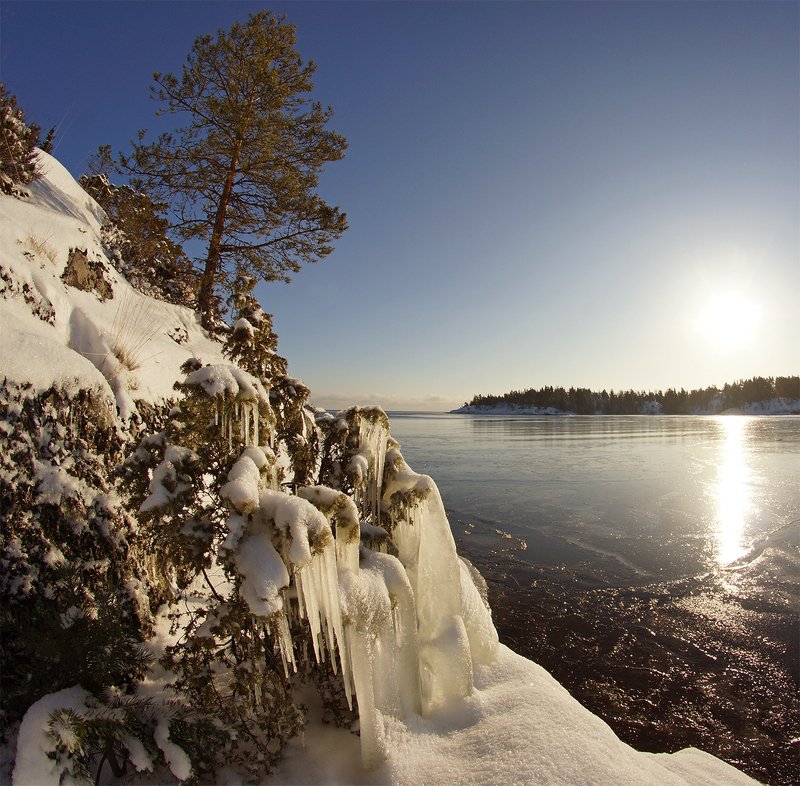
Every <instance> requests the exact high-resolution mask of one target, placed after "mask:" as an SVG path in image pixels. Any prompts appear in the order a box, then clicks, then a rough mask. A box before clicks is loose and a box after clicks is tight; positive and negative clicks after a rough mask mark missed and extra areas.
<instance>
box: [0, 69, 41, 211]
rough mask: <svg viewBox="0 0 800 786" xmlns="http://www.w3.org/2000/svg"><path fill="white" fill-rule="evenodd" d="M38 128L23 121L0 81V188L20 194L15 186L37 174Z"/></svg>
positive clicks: (18, 109)
mask: <svg viewBox="0 0 800 786" xmlns="http://www.w3.org/2000/svg"><path fill="white" fill-rule="evenodd" d="M40 131H41V129H40V128H39V126H37V125H35V124H33V123H31V124H28V123H26V122H25V113H24V112H23V111H22V109H20V108H19V107H18V106H17V99H16V96H13V95H10V94H9V93H8V91H7V90H6V87H5V85H4V84H3V83H1V82H0V192H2V193H4V194H8V195H10V196H22V195H23V194H24V191H23V190H20V189H19V186H25V185H27V184H28V183H31V182H33V181H34V180H35V179H36V178H37V177H39V170H38V168H37V165H36V156H37V152H36V146H37V145H38V144H39V133H40Z"/></svg>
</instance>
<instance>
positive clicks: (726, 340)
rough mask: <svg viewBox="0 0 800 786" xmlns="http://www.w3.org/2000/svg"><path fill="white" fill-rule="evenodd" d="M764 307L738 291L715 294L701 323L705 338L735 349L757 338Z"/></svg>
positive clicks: (700, 328)
mask: <svg viewBox="0 0 800 786" xmlns="http://www.w3.org/2000/svg"><path fill="white" fill-rule="evenodd" d="M760 321H761V307H760V306H758V305H757V304H756V303H754V302H753V301H751V300H749V299H748V298H746V297H745V296H744V295H742V294H740V293H738V292H728V293H725V294H716V295H713V296H712V297H711V298H710V299H709V301H708V304H707V305H706V308H705V311H704V312H703V314H702V316H701V317H700V319H699V321H698V329H699V330H700V332H701V333H702V334H703V336H704V337H705V338H706V339H707V340H708V341H710V342H712V343H713V344H715V345H716V346H718V347H720V348H726V349H727V348H735V347H737V346H740V345H742V344H746V343H748V342H749V341H750V340H752V339H753V337H754V336H755V333H756V329H757V327H758V324H759V322H760Z"/></svg>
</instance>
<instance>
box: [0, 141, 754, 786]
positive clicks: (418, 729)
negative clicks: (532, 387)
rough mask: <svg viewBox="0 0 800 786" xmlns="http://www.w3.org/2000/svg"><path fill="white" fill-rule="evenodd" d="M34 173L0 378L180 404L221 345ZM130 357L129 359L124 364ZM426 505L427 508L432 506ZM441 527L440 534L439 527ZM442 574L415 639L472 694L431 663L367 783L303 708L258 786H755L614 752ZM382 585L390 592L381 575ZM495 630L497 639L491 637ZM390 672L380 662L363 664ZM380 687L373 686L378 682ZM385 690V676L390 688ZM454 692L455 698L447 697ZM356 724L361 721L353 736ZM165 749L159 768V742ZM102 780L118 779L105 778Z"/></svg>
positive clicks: (677, 758)
mask: <svg viewBox="0 0 800 786" xmlns="http://www.w3.org/2000/svg"><path fill="white" fill-rule="evenodd" d="M42 160H43V163H44V171H45V177H44V178H43V179H42V180H40V181H38V182H37V183H35V184H33V186H32V187H31V197H30V199H28V200H26V201H22V200H18V199H15V198H12V197H7V196H0V295H1V297H0V377H7V378H8V379H10V380H13V381H15V382H18V383H24V382H28V383H31V384H32V385H33V388H34V389H35V390H45V389H47V388H48V387H49V386H50V385H51V384H53V383H54V382H57V383H59V384H61V385H64V386H67V387H70V388H72V389H76V390H77V389H79V388H93V389H96V390H99V391H101V392H102V393H103V394H104V395H105V397H106V398H107V401H108V405H109V409H110V411H114V409H115V410H116V412H117V413H118V414H119V415H120V416H121V417H123V418H125V417H128V416H129V415H131V414H132V413H134V412H135V410H136V401H137V400H145V401H157V400H159V399H160V398H163V397H166V396H170V395H173V384H174V382H175V381H176V380H177V379H179V378H181V377H182V375H181V374H180V372H179V366H180V365H181V363H182V362H183V361H185V360H186V359H187V358H189V357H191V356H196V357H199V358H201V359H202V360H203V361H205V362H210V363H222V362H224V361H223V358H222V354H221V346H220V345H219V344H218V343H217V342H214V341H212V340H211V339H210V338H209V337H208V336H207V335H206V334H205V333H204V332H203V330H202V329H201V328H200V325H199V322H198V319H197V316H196V314H195V313H194V312H192V311H190V310H189V309H186V308H182V307H179V306H174V305H169V304H166V303H163V302H161V301H158V300H154V299H152V298H149V297H146V296H144V295H142V294H140V293H139V292H137V291H135V290H133V289H132V288H131V287H130V286H129V285H128V284H127V282H126V281H125V280H124V279H123V278H122V276H121V275H119V274H118V273H116V272H114V271H113V269H111V266H110V265H109V264H108V260H107V259H106V257H105V254H104V252H103V249H102V245H101V242H100V226H101V222H102V220H103V216H102V211H101V210H100V209H99V208H98V207H97V205H96V204H95V203H94V202H93V201H92V200H91V199H90V198H89V197H88V196H87V195H86V194H85V193H84V192H83V191H82V190H81V189H80V188H79V187H78V185H77V184H76V183H75V181H74V180H73V179H72V178H71V176H70V175H69V174H68V173H67V172H66V170H65V169H64V168H63V167H61V165H60V164H58V162H56V161H55V160H54V159H52V158H50V157H49V156H46V155H44V154H43V155H42ZM76 248H77V249H80V250H81V251H85V252H86V255H87V257H88V258H90V259H94V260H98V261H99V262H101V263H102V267H103V268H104V270H105V272H104V273H103V275H104V276H106V277H107V279H108V283H109V284H110V285H111V286H112V288H113V293H114V296H113V297H112V298H106V299H102V297H101V296H99V295H98V294H97V293H95V292H91V291H81V290H79V289H76V288H74V287H72V286H68V285H67V284H65V283H64V282H63V281H62V279H61V275H62V273H63V271H64V269H65V266H66V265H67V260H68V257H69V253H70V249H76ZM124 350H127V355H128V360H127V361H124V362H123V361H121V360H120V357H121V356H122V357H124V356H125V354H126V352H125V351H124ZM133 350H136V351H137V357H135V358H134V360H133V361H132V362H131V360H130V354H131V352H132V351H133ZM516 412H519V410H516ZM536 414H543V413H541V412H537V413H536ZM549 414H555V413H549ZM383 447H384V448H385V439H384V443H383ZM229 477H230V476H229ZM419 477H420V476H413V477H411V475H409V474H408V473H406V475H398V478H397V480H396V482H397V483H402V482H405V481H406V480H408V478H411V482H417V481H416V480H415V478H419ZM434 491H435V488H434ZM293 499H296V501H297V503H298V505H299V506H300V507H302V505H300V503H303V504H305V500H301V499H299V498H293ZM431 499H433V500H434V502H435V500H437V499H438V493H436V494H435V495H433V494H432V496H431ZM267 501H269V499H267ZM264 504H266V503H264ZM376 504H377V502H376ZM431 504H432V507H433V508H435V507H436V506H435V505H434V504H433V503H431ZM437 511H438V508H436V509H435V510H433V512H432V513H431V514H430V515H431V517H432V518H436V517H437V516H440V514H439V513H438V512H437ZM441 515H443V512H442V514H441ZM444 524H445V528H446V520H444ZM321 526H322V525H321ZM407 536H408V538H409V540H408V543H406V544H404V542H403V541H400V543H399V548H400V551H401V556H402V552H403V549H404V548H409V547H410V546H409V545H408V544H410V543H411V542H412V540H413V538H414V537H416V539H417V540H419V534H418V533H416V534H415V533H407ZM424 537H428V538H429V539H431V538H433V537H434V535H427V536H426V535H425V534H424V533H423V538H424ZM435 537H436V538H438V539H439V540H436V541H435V542H433V541H431V551H430V552H429V553H430V554H436V553H438V552H437V551H436V549H439V548H440V547H443V548H445V547H446V546H447V544H446V543H444V540H442V538H443V537H444V532H443V531H439V530H436V534H435ZM450 542H452V539H451V540H450ZM441 544H444V546H441ZM445 550H446V548H445ZM377 556H378V557H381V556H382V555H377ZM451 561H452V560H451ZM384 563H385V564H384ZM442 564H443V563H442ZM453 564H454V565H456V575H459V571H460V575H461V581H462V588H463V587H464V586H469V587H472V584H471V583H469V582H468V583H467V584H466V585H465V584H463V582H464V581H465V579H464V568H463V563H462V567H460V566H459V562H458V561H457V560H455V561H454V562H453ZM388 565H389V561H388V560H377V559H376V560H375V565H373V566H367V568H368V569H367V570H365V571H364V572H365V573H367V572H370V571H372V572H374V573H375V574H376V575H377V574H378V572H379V571H380V570H384V571H386V570H388V568H387V566H388ZM437 565H438V563H437ZM437 565H435V564H433V563H431V564H427V565H426V564H423V562H422V561H421V562H420V563H419V565H418V566H417V567H416V568H415V569H414V572H413V573H414V575H413V576H412V582H411V583H412V585H413V586H414V589H415V592H416V593H417V604H418V607H419V606H423V607H424V609H423V611H421V612H419V615H418V619H422V620H423V622H422V623H420V625H421V627H420V630H421V631H422V628H423V627H424V625H425V624H430V625H435V626H438V627H437V630H439V631H440V633H439V635H440V641H439V642H438V643H437V647H438V648H435V649H431V651H430V652H429V653H428V655H429V656H430V657H431V658H436V657H438V656H440V655H441V653H443V652H449V651H452V652H453V653H454V654H455V655H458V654H459V653H462V652H463V648H461V644H463V642H464V641H465V636H466V637H468V638H469V649H470V650H471V652H472V661H473V662H472V665H471V668H472V672H471V673H472V677H473V679H472V681H471V682H469V683H467V682H465V681H464V680H461V678H460V676H459V674H460V671H459V670H460V669H461V666H462V665H463V664H457V665H453V664H451V663H441V664H437V668H441V669H445V670H446V669H450V670H451V672H452V673H451V675H450V676H449V677H448V678H447V680H444V679H443V681H442V685H443V687H442V690H441V692H440V693H438V694H437V693H435V692H434V693H433V694H430V695H433V696H435V697H436V698H437V700H436V701H429V702H428V703H427V705H426V706H423V707H422V709H423V710H424V715H425V717H423V716H422V715H421V714H420V713H419V712H418V710H419V709H420V707H415V706H413V705H414V703H413V702H410V701H407V697H405V696H402V695H401V696H400V697H399V698H400V701H399V706H400V707H401V711H398V712H393V713H388V712H384V711H383V710H382V709H381V705H380V703H376V704H375V706H374V707H372V708H371V711H372V716H371V717H370V724H371V726H372V727H373V728H374V730H377V731H376V733H377V734H378V736H382V746H383V751H382V753H383V756H384V757H385V758H384V759H383V762H382V763H377V766H376V767H374V768H372V769H370V770H368V771H365V770H364V769H363V768H362V764H361V762H362V753H363V746H362V744H361V743H360V742H359V738H358V737H356V736H355V735H353V734H352V733H350V732H349V731H346V730H342V729H336V728H334V727H332V726H324V725H322V724H321V723H320V722H318V720H316V719H315V714H314V713H315V709H314V706H313V703H311V704H312V706H311V712H312V715H311V718H310V721H311V722H310V725H309V728H308V729H307V730H306V732H305V734H304V735H303V737H302V738H297V739H295V740H294V741H293V742H292V743H291V745H290V747H289V750H288V752H287V755H286V756H285V759H284V761H283V763H282V764H281V766H280V767H279V769H278V770H277V771H276V772H275V773H274V774H273V775H272V776H271V777H270V778H269V779H268V780H267V781H266V783H269V784H301V783H303V784H311V783H338V784H348V783H351V784H367V783H368V784H375V783H386V784H409V785H410V784H420V783H425V784H439V783H442V784H443V783H459V784H494V783H503V784H512V783H519V784H576V785H577V784H712V783H713V784H737V783H742V784H744V783H748V782H752V781H751V779H749V778H748V777H746V776H745V775H743V774H741V773H740V772H738V771H737V770H735V769H734V768H732V767H730V766H729V765H727V764H725V763H723V762H721V761H720V760H718V759H716V758H714V757H712V756H710V755H708V754H705V753H702V752H700V751H696V750H693V749H690V750H685V751H681V752H679V753H676V754H671V755H666V754H664V755H653V754H648V753H640V752H637V751H635V750H633V749H632V748H631V747H629V746H628V745H626V744H624V743H622V742H621V741H620V740H619V739H618V738H617V737H616V736H615V735H614V733H613V732H612V731H611V729H610V728H609V727H608V726H607V725H606V724H605V723H604V722H603V721H601V720H600V719H599V718H597V717H596V716H594V715H592V714H591V713H590V712H589V711H588V710H586V709H585V708H583V707H582V706H581V705H580V704H579V703H578V702H577V701H575V700H574V699H573V698H572V697H571V696H570V695H569V694H568V693H567V691H566V690H565V689H564V688H562V687H561V686H560V685H559V684H558V683H557V682H556V681H555V680H554V679H553V678H552V677H551V676H550V675H549V674H548V673H547V672H545V671H544V670H543V669H542V668H540V667H539V666H537V665H536V664H534V663H532V662H530V661H528V660H525V659H524V658H521V657H519V656H517V655H515V654H514V653H513V652H511V651H510V650H508V649H507V648H505V647H502V646H501V647H499V650H496V649H495V646H493V645H496V639H495V641H494V642H492V641H491V635H490V633H491V632H490V631H488V629H487V626H486V623H485V621H484V620H483V619H482V618H481V612H480V609H478V608H476V607H475V606H474V601H473V600H470V598H471V596H469V592H466V594H465V593H464V592H461V593H460V592H459V591H458V590H456V589H454V588H453V587H451V586H444V584H443V581H444V580H445V579H444V577H445V576H446V575H449V574H444V573H442V572H440V571H438V570H437ZM253 569H254V571H255V570H257V566H256V567H254V568H253ZM340 570H341V568H340ZM381 580H382V581H383V580H386V581H388V579H386V576H384V577H383V578H382V579H381ZM404 581H407V579H405V578H404ZM456 582H458V579H456ZM340 585H341V577H340ZM381 586H382V585H381ZM469 591H470V592H474V589H472V590H469ZM456 596H458V597H459V604H461V607H460V614H461V616H458V615H457V614H456V616H458V620H462V617H463V621H461V622H459V623H458V625H453V626H451V628H447V627H446V626H445V625H444V623H443V619H444V617H443V615H444V616H445V617H446V616H447V615H448V614H451V613H452V612H451V611H449V610H448V608H449V606H448V604H450V603H451V599H452V598H454V597H456ZM476 597H477V596H476ZM470 603H472V604H473V606H472V608H469V604H470ZM478 605H480V601H479V599H478ZM453 619H455V617H453ZM425 620H428V622H427V623H426V622H425ZM488 628H492V626H491V623H489V625H488ZM441 631H444V633H442V632H441ZM492 631H493V628H492ZM445 634H446V635H445ZM420 635H422V634H420ZM448 636H449V637H450V638H449V639H448V638H447V637H448ZM484 639H485V640H484ZM431 640H432V639H431ZM448 646H449V647H450V648H451V649H450V650H447V647H448ZM476 652H477V653H480V656H478V655H476ZM495 653H496V654H495ZM389 654H392V658H394V655H393V653H389ZM399 659H400V658H399V656H398V658H397V660H399ZM383 662H384V661H383V660H379V659H376V660H374V661H373V662H372V663H373V665H375V664H381V663H383ZM469 665H470V664H469V663H467V664H466V666H465V668H466V667H467V666H469ZM398 668H400V667H398ZM467 670H468V669H467ZM380 677H381V675H377V679H378V681H380ZM386 679H387V680H392V679H394V678H393V677H391V676H389V675H387V676H386ZM434 682H435V680H434ZM454 686H456V687H459V690H456V689H453V690H450V689H449V688H453V687H454ZM464 686H466V688H465V690H464V691H463V692H462V691H460V688H463V687H464ZM356 687H357V688H358V686H356ZM389 688H390V690H389V691H388V693H396V692H398V685H393V686H389ZM464 693H466V695H464ZM430 695H429V698H430ZM82 699H83V693H82V692H81V690H80V689H79V688H75V689H69V690H67V691H62V692H61V694H58V695H53V696H50V697H45V698H44V699H43V700H41V702H40V703H37V705H34V708H33V709H32V710H31V711H30V712H29V713H28V715H27V716H26V719H25V720H24V721H23V731H22V733H21V734H20V738H19V746H18V748H17V753H16V761H17V770H16V772H15V774H14V784H15V786H23V784H26V785H28V784H30V786H44V784H46V783H49V782H57V778H58V771H57V769H56V768H54V766H53V762H52V761H50V760H44V759H43V756H44V754H43V748H46V747H47V746H46V745H43V742H42V741H43V724H45V723H46V719H47V714H48V711H49V710H51V709H52V708H53V707H54V706H57V705H59V704H62V705H63V706H71V705H79V704H80V702H81V701H82ZM364 721H365V718H364V717H363V713H362V730H363V728H364ZM370 733H372V732H370ZM164 734H166V732H164ZM162 736H163V735H162ZM162 741H163V744H164V747H162V751H164V752H165V756H167V752H168V751H169V750H170V748H169V741H168V738H167V737H166V736H165V737H164V739H163V740H162ZM159 744H160V743H159ZM173 753H174V755H175V757H176V763H175V766H173V767H172V772H173V774H174V775H182V774H184V773H186V772H187V769H186V767H185V766H181V764H182V762H181V761H178V760H179V759H180V756H179V755H178V754H177V753H176V752H174V751H173ZM183 764H184V765H185V762H183ZM228 775H230V773H229V774H228ZM104 777H105V778H109V779H110V777H111V776H110V774H109V773H108V772H107V771H106V775H105V776H104ZM144 777H145V778H146V781H142V782H148V783H153V782H160V783H167V782H175V778H174V777H173V776H170V775H169V774H168V773H166V771H162V772H161V773H160V774H159V773H156V774H154V775H147V776H144ZM226 777H227V776H226V773H224V772H223V773H221V774H220V779H219V781H218V782H220V783H224V782H226ZM54 779H55V780H54ZM107 782H113V780H108V781H107ZM126 782H128V781H126ZM134 782H135V781H134ZM228 782H231V781H228Z"/></svg>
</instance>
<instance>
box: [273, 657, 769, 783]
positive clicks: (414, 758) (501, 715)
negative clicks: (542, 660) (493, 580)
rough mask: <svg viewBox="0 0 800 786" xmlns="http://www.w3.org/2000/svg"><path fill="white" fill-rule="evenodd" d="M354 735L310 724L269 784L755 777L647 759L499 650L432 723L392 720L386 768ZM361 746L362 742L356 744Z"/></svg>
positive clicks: (697, 763)
mask: <svg viewBox="0 0 800 786" xmlns="http://www.w3.org/2000/svg"><path fill="white" fill-rule="evenodd" d="M349 736H350V737H351V735H348V734H347V733H346V732H342V731H341V730H334V729H329V728H324V727H310V728H309V730H307V731H306V734H305V739H304V746H303V745H302V744H301V743H299V742H293V743H292V745H291V747H290V750H289V751H288V752H287V755H286V759H285V762H284V764H283V765H282V767H281V768H280V769H279V770H278V771H277V772H276V773H275V774H274V776H273V777H272V778H271V779H270V780H268V781H267V783H268V784H272V785H273V786H277V785H278V784H283V785H285V786H290V784H391V785H392V786H416V785H417V784H420V783H429V784H445V783H458V784H460V786H488V785H489V784H497V783H502V784H520V786H528V785H529V784H536V783H540V784H547V785H548V786H578V785H579V784H611V783H618V784H628V785H629V786H652V784H659V786H670V785H671V784H672V785H674V786H698V785H703V784H707V785H708V786H711V784H717V785H719V784H726V785H727V786H736V785H737V784H742V786H744V784H753V783H755V781H753V780H752V779H751V778H749V777H748V776H746V775H744V774H743V773H741V772H739V771H738V770H736V769H734V768H733V767H731V766H730V765H728V764H725V763H724V762H722V761H720V760H719V759H717V758H715V757H713V756H711V755H709V754H707V753H703V752H702V751H699V750H696V749H686V750H683V751H679V752H678V753H673V754H651V753H640V752H638V751H636V750H634V749H633V748H631V747H630V746H629V745H626V744H625V743H623V742H621V741H620V740H619V739H618V738H617V737H616V735H615V734H614V733H613V732H612V731H611V729H610V728H609V727H608V726H607V725H606V724H605V723H604V722H603V721H602V720H600V718H598V717H597V716H596V715H593V714H592V713H591V712H589V710H587V709H586V708H584V707H583V706H582V705H580V704H579V703H578V702H577V701H576V700H575V699H573V698H572V697H571V696H570V695H569V693H568V692H567V691H566V690H565V689H564V688H563V687H562V686H561V685H560V684H559V683H558V682H556V681H555V680H554V679H553V678H552V677H551V676H550V675H549V674H548V673H547V672H546V671H545V670H544V669H542V668H541V667H540V666H537V665H536V664H535V663H532V662H531V661H529V660H526V659H525V658H522V657H521V656H519V655H516V654H515V653H513V652H512V651H511V650H509V649H508V648H507V647H504V646H501V647H500V650H499V653H498V657H497V659H496V661H495V662H494V663H493V664H492V665H490V666H478V667H477V668H476V670H475V690H474V692H473V694H472V695H471V696H470V697H469V698H468V699H467V700H466V701H465V702H463V703H461V704H460V705H459V706H458V707H453V706H443V707H441V708H440V709H439V710H438V711H437V712H435V713H433V714H432V715H430V716H429V717H427V718H420V717H418V716H417V717H413V718H409V717H406V718H405V719H404V720H403V721H400V720H397V719H393V718H387V719H385V746H386V750H387V751H388V755H387V760H386V762H385V763H384V765H383V766H382V767H381V768H380V769H378V770H374V771H373V772H371V773H368V774H364V773H362V772H360V771H359V770H358V769H357V768H354V767H353V766H352V760H351V759H350V758H349V756H348V753H349V752H352V748H353V745H354V743H353V742H351V740H350V739H348V737H349ZM355 744H356V745H357V742H356V743H355Z"/></svg>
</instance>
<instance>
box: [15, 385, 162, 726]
mask: <svg viewBox="0 0 800 786" xmlns="http://www.w3.org/2000/svg"><path fill="white" fill-rule="evenodd" d="M122 450H123V440H122V438H121V435H120V433H119V431H118V430H117V427H116V423H115V421H114V419H113V416H112V413H111V412H110V411H109V409H108V404H107V402H106V400H105V399H103V398H101V397H98V396H95V395H94V394H92V393H91V392H90V391H86V390H79V391H66V390H64V389H60V388H57V387H53V388H51V389H50V390H48V391H44V392H40V393H34V392H33V391H32V390H31V389H30V388H27V387H24V386H20V385H14V384H11V383H10V382H8V381H3V382H2V383H0V519H2V521H3V527H2V530H1V531H0V567H1V568H2V570H1V571H0V610H1V611H0V614H2V626H3V635H2V639H1V641H0V656H1V657H2V672H3V710H2V717H0V725H2V726H3V728H6V727H7V724H9V723H13V722H14V721H15V720H18V719H19V718H20V717H21V715H22V713H23V712H24V711H25V710H26V709H27V707H28V706H29V705H30V704H31V703H32V702H33V701H35V700H36V699H38V698H39V697H40V696H43V695H44V694H46V693H50V692H53V691H57V690H60V689H61V688H66V687H69V686H71V685H73V684H75V683H81V684H82V685H84V687H86V688H87V689H88V690H90V691H92V692H94V693H99V692H100V691H102V690H103V689H104V688H105V687H107V686H109V685H126V684H130V683H131V682H133V681H134V680H135V679H137V678H138V677H139V676H141V674H142V673H143V671H144V668H145V666H146V663H147V658H146V657H145V655H144V654H143V653H142V651H141V650H140V648H139V644H140V642H141V641H142V638H143V637H144V636H146V635H147V633H148V632H149V630H150V625H151V617H150V611H149V604H148V603H147V599H146V598H147V595H146V590H147V583H148V581H147V576H146V573H145V570H144V567H143V562H144V561H143V560H142V559H141V557H142V554H141V551H140V545H141V544H140V541H139V535H138V533H137V526H136V522H135V520H134V519H133V518H132V517H131V516H130V515H129V513H128V512H127V511H126V510H125V507H124V504H123V500H122V499H121V498H120V497H119V496H118V494H117V492H116V490H115V488H114V485H113V483H112V482H111V481H110V479H109V473H108V465H109V463H111V464H113V462H114V461H115V460H118V459H121V457H122Z"/></svg>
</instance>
